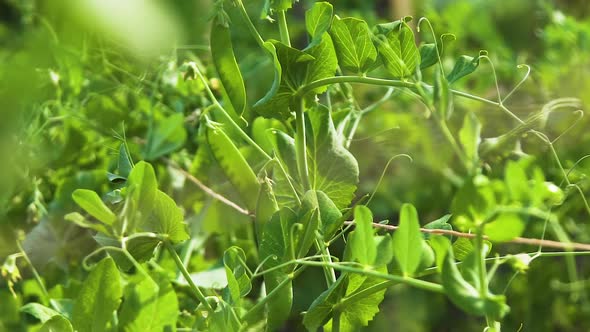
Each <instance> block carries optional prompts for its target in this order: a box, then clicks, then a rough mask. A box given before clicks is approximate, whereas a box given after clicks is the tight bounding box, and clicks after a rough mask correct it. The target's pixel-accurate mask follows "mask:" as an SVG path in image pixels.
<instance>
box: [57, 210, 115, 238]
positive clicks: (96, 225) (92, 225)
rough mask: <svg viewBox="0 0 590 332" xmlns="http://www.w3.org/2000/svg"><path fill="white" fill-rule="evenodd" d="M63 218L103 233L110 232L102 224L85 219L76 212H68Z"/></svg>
mask: <svg viewBox="0 0 590 332" xmlns="http://www.w3.org/2000/svg"><path fill="white" fill-rule="evenodd" d="M64 219H65V220H67V221H71V222H73V223H74V224H76V225H78V226H80V227H83V228H89V229H92V230H95V231H97V232H100V233H103V234H111V232H110V231H109V230H108V229H107V228H106V227H105V226H104V225H103V224H99V223H92V222H90V221H88V220H86V218H84V216H83V215H81V214H79V213H78V212H72V213H68V214H66V215H65V216H64Z"/></svg>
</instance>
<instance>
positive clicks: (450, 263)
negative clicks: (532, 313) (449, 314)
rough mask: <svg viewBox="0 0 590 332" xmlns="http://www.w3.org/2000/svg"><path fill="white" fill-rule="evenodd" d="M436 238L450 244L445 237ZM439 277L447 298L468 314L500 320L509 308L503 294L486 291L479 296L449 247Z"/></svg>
mask: <svg viewBox="0 0 590 332" xmlns="http://www.w3.org/2000/svg"><path fill="white" fill-rule="evenodd" d="M438 238H439V239H444V241H446V242H447V244H448V245H450V243H449V241H448V240H447V239H446V238H444V237H438ZM441 279H442V284H443V287H444V289H445V293H446V294H447V295H448V297H449V299H450V300H451V301H452V302H453V303H454V304H455V305H456V306H458V307H459V308H461V309H462V310H464V311H465V312H467V313H469V314H472V315H477V316H488V317H491V318H493V319H494V320H500V319H501V318H502V317H504V316H505V315H506V314H507V313H508V311H509V310H510V308H509V307H508V306H507V305H506V298H505V297H504V296H503V295H493V294H491V293H489V292H488V295H487V297H483V298H482V297H481V296H480V293H479V291H478V290H477V289H476V288H475V287H474V286H472V285H471V284H469V283H468V282H467V281H466V280H465V279H464V278H463V276H462V275H461V273H460V272H459V269H458V268H457V266H456V265H455V259H454V256H453V250H452V249H450V248H449V250H448V251H447V253H446V256H445V259H444V263H443V268H442V274H441Z"/></svg>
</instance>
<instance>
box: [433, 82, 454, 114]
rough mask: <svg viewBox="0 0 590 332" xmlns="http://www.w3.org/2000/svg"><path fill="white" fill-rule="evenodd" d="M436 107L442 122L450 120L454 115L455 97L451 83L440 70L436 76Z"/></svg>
mask: <svg viewBox="0 0 590 332" xmlns="http://www.w3.org/2000/svg"><path fill="white" fill-rule="evenodd" d="M434 107H435V108H436V112H438V114H439V115H440V118H441V120H442V119H447V120H448V119H449V118H450V117H451V115H452V114H453V95H452V93H451V88H450V86H449V81H447V78H446V77H445V76H444V75H443V74H442V72H441V71H439V70H437V71H436V73H435V75H434Z"/></svg>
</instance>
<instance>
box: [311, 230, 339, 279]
mask: <svg viewBox="0 0 590 332" xmlns="http://www.w3.org/2000/svg"><path fill="white" fill-rule="evenodd" d="M315 247H316V249H317V250H318V252H319V253H320V254H321V256H322V258H321V259H322V262H326V263H332V256H330V250H329V249H328V247H327V246H326V245H325V244H324V243H322V242H321V241H320V240H318V239H316V240H315ZM323 270H324V276H325V277H326V284H327V285H328V287H330V286H331V285H332V284H333V283H335V282H336V273H335V272H334V269H332V268H330V267H324V269H323Z"/></svg>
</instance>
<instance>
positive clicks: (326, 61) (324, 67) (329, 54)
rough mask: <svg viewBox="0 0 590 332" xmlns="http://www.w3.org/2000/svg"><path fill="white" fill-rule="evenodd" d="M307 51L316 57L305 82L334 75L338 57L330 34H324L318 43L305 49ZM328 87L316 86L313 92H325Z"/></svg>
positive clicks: (310, 64) (310, 65)
mask: <svg viewBox="0 0 590 332" xmlns="http://www.w3.org/2000/svg"><path fill="white" fill-rule="evenodd" d="M310 46H311V45H310ZM305 51H306V52H307V53H308V54H310V55H311V56H313V57H314V60H313V61H312V62H310V63H309V67H308V69H307V77H306V79H305V83H309V82H314V81H317V80H321V79H323V78H328V77H332V76H334V73H335V72H336V70H337V69H338V58H337V57H336V51H335V50H334V43H333V42H332V38H331V37H330V35H328V34H323V35H322V36H321V38H320V41H319V42H318V43H317V44H316V45H314V46H311V47H309V48H307V49H305ZM327 89H328V87H327V86H321V87H318V88H315V89H314V90H313V93H315V94H319V93H323V92H325V91H326V90H327Z"/></svg>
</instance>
